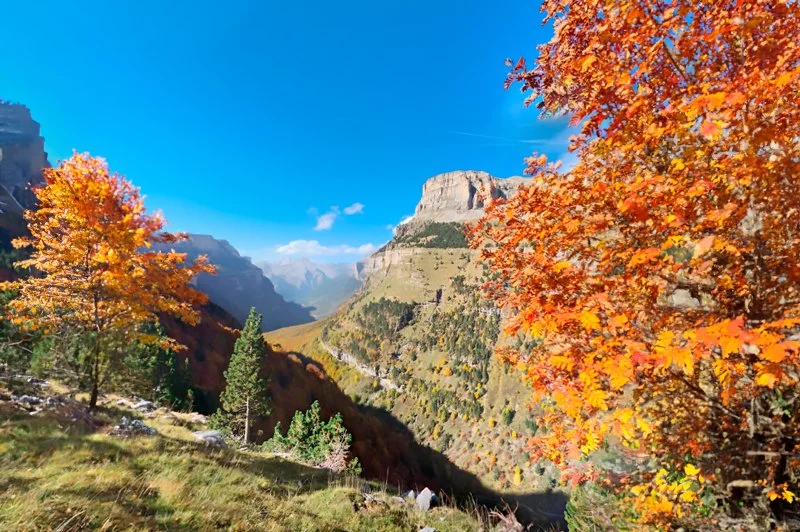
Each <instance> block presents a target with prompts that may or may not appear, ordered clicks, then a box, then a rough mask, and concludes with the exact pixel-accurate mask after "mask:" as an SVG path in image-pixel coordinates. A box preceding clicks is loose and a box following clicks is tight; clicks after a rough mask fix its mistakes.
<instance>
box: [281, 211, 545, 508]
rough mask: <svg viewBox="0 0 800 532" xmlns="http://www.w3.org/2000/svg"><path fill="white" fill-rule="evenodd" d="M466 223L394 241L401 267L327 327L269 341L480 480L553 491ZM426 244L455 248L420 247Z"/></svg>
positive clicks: (376, 277)
mask: <svg viewBox="0 0 800 532" xmlns="http://www.w3.org/2000/svg"><path fill="white" fill-rule="evenodd" d="M462 227H463V226H461V225H460V224H455V223H430V224H426V225H423V226H422V227H419V226H417V230H418V231H419V233H404V234H402V235H398V236H397V237H396V238H395V239H394V240H393V241H392V242H390V243H389V244H388V245H387V246H386V248H387V251H386V252H385V253H392V252H393V251H392V250H394V249H403V250H404V251H405V252H406V253H407V254H408V255H406V256H404V261H403V262H402V263H400V264H392V265H391V266H390V267H387V268H385V269H383V270H379V271H376V272H374V273H373V274H372V275H371V276H370V277H369V278H368V280H367V282H366V284H365V286H364V287H363V288H362V290H361V291H359V293H358V294H357V295H356V296H355V297H354V298H352V299H351V300H350V302H348V303H347V304H346V305H344V306H343V307H342V308H341V309H340V311H339V312H338V313H336V314H335V315H333V316H331V317H330V318H328V319H326V320H325V321H324V322H323V323H320V324H317V325H314V326H298V327H289V328H286V329H279V330H277V331H273V332H271V333H268V334H267V338H268V340H269V341H270V342H276V343H278V344H281V345H282V346H283V347H284V348H285V349H290V350H295V351H300V352H302V353H304V354H306V355H307V356H310V357H312V358H314V359H315V360H316V361H318V362H320V363H321V364H322V365H323V367H324V368H325V371H326V373H327V374H328V375H329V376H331V377H332V378H333V379H334V380H336V382H337V383H338V384H339V386H340V387H341V388H342V389H343V390H344V391H345V392H346V393H347V394H349V395H350V397H351V398H352V399H353V400H354V401H356V402H357V403H359V404H363V405H367V406H374V407H378V408H381V409H385V410H388V411H389V412H391V413H392V414H393V415H394V416H396V417H397V418H398V419H399V420H400V421H402V422H403V423H405V424H407V426H408V427H409V428H410V429H411V431H412V432H413V434H414V436H415V437H416V438H417V439H418V440H419V441H420V442H422V443H424V444H426V445H428V446H430V447H431V448H433V449H436V450H437V451H439V452H441V453H443V454H444V455H445V456H446V457H448V458H449V459H450V460H452V461H453V462H454V463H455V464H456V465H457V466H458V467H460V468H462V469H464V470H466V471H469V472H470V473H472V474H474V475H476V476H477V477H478V478H480V480H481V482H483V484H484V485H486V486H488V487H491V488H492V489H494V490H497V491H500V492H503V493H507V494H508V493H510V494H513V493H522V492H541V491H545V490H548V489H552V488H554V487H556V485H557V483H556V478H555V471H554V470H553V468H552V466H548V465H547V463H545V462H541V463H538V462H537V463H534V462H531V461H529V459H528V457H527V453H526V452H525V450H524V446H525V442H526V440H527V438H528V437H530V436H532V435H533V434H534V433H535V430H536V426H535V423H533V421H532V418H531V417H530V414H529V411H528V404H527V392H526V390H525V387H524V385H523V383H522V380H521V378H520V377H519V376H518V374H516V373H515V372H514V371H513V370H510V369H509V368H508V367H504V366H503V365H502V364H501V363H500V361H499V360H498V359H497V358H496V357H495V356H494V349H495V347H496V346H497V345H499V344H500V343H501V342H502V341H503V339H502V338H501V334H500V315H499V312H498V311H497V309H496V308H495V307H494V305H493V304H492V303H491V302H489V301H486V300H485V299H484V298H482V296H481V293H480V289H479V285H480V283H481V280H482V278H483V270H482V269H481V268H480V266H479V265H478V264H477V263H476V262H475V261H474V259H473V255H472V252H471V251H470V250H469V249H467V248H466V247H463V246H465V240H464V233H463V228H462ZM455 234H457V235H458V236H459V238H460V240H459V238H455V236H454V235H455ZM430 242H448V243H451V244H453V246H452V247H449V246H441V247H437V246H425V245H422V244H423V243H430ZM414 246H420V247H414ZM448 247H449V249H448ZM379 253H380V252H379ZM348 361H349V362H351V363H348ZM354 363H355V364H357V365H354ZM382 383H383V384H382Z"/></svg>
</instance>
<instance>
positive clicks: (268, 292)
mask: <svg viewBox="0 0 800 532" xmlns="http://www.w3.org/2000/svg"><path fill="white" fill-rule="evenodd" d="M169 247H170V248H173V249H175V251H179V252H181V253H186V254H187V255H188V256H189V258H190V259H194V258H196V257H197V256H198V255H206V256H207V257H208V260H209V261H210V262H211V263H212V264H214V265H215V266H216V267H217V274H216V275H213V276H212V275H208V274H201V275H199V276H198V277H197V278H196V279H195V281H194V282H195V285H196V286H197V288H198V289H199V290H201V291H203V292H205V293H206V294H208V297H209V298H211V300H212V301H213V302H214V303H216V304H217V305H219V306H220V307H222V308H223V309H225V310H226V311H228V312H229V313H230V314H231V315H233V317H235V318H236V319H237V320H239V322H240V323H244V321H245V319H246V318H247V314H248V313H249V312H250V307H255V309H256V310H257V311H258V312H260V313H261V314H262V315H263V316H264V321H263V324H262V326H263V329H264V330H265V331H271V330H273V329H279V328H281V327H287V326H289V325H298V324H301V323H308V322H311V321H314V317H313V316H312V315H311V309H309V308H306V307H304V306H302V305H298V304H297V303H294V302H291V301H286V300H285V299H284V298H283V297H281V296H280V294H278V293H277V292H276V291H275V287H274V286H273V284H272V282H271V281H270V280H269V279H268V278H266V277H265V276H264V274H263V272H262V271H261V269H259V268H258V267H257V266H256V265H254V264H253V263H252V262H251V261H250V259H249V258H248V257H242V256H241V255H239V252H238V251H236V249H235V248H234V247H233V246H232V245H230V243H228V242H227V241H226V240H217V239H215V238H214V237H212V236H211V235H189V240H187V241H185V242H179V243H177V244H173V245H171V246H169Z"/></svg>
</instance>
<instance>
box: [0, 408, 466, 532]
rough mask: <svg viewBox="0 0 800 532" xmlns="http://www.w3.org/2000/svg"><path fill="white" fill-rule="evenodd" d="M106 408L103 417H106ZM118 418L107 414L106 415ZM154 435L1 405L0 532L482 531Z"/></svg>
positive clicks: (243, 456) (298, 468) (284, 464)
mask: <svg viewBox="0 0 800 532" xmlns="http://www.w3.org/2000/svg"><path fill="white" fill-rule="evenodd" d="M106 415H109V414H106ZM109 417H113V415H109ZM145 421H146V422H147V423H148V424H149V425H151V426H153V427H155V428H156V429H157V430H158V431H159V435H158V436H146V437H136V438H131V439H119V438H116V437H113V436H110V435H108V434H106V432H107V431H106V430H104V429H101V430H99V431H97V432H92V431H90V430H88V429H87V428H82V427H81V426H80V425H78V424H71V423H70V422H69V421H68V420H65V419H58V418H55V417H52V416H48V415H45V414H37V415H36V416H30V415H28V414H27V413H9V412H0V468H2V471H3V475H2V476H0V529H2V530H83V529H106V530H218V529H230V530H293V531H299V530H303V531H305V530H418V529H419V528H421V527H423V526H426V525H430V526H433V527H435V528H436V529H437V530H440V531H444V530H478V529H480V527H481V523H480V521H479V520H478V519H476V518H475V517H474V516H472V515H468V514H467V513H464V512H461V511H458V510H455V509H453V508H436V509H434V510H432V511H431V512H429V513H427V514H422V513H421V512H418V511H417V510H416V509H414V508H413V506H411V505H406V504H400V503H397V502H394V501H392V498H391V495H390V494H388V493H385V491H384V488H383V487H381V486H376V485H371V486H370V490H371V491H372V493H377V494H379V497H380V498H381V499H383V500H384V501H386V504H378V505H374V506H372V507H367V508H364V507H363V506H362V505H361V503H362V501H363V495H362V481H361V480H360V479H353V478H346V477H335V476H332V475H330V474H328V473H326V472H324V471H321V470H317V469H313V468H309V467H306V466H304V465H301V464H297V463H293V462H289V461H286V460H283V459H279V458H277V457H273V456H270V455H266V454H262V453H257V452H238V451H234V450H213V449H209V448H206V447H204V446H203V445H201V444H198V443H195V442H192V441H190V440H191V434H190V432H189V430H188V429H186V428H183V427H181V426H179V425H176V424H174V421H173V420H172V419H171V418H170V417H168V416H167V417H164V416H161V417H158V418H153V419H146V420H145Z"/></svg>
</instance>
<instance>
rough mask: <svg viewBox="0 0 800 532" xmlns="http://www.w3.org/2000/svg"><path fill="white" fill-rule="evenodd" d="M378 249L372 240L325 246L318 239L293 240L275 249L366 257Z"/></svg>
mask: <svg viewBox="0 0 800 532" xmlns="http://www.w3.org/2000/svg"><path fill="white" fill-rule="evenodd" d="M377 249H378V246H376V245H374V244H372V243H371V242H369V243H367V244H361V245H360V246H351V245H348V244H340V245H338V246H324V245H322V244H320V243H319V242H318V241H317V240H292V241H291V242H289V243H288V244H284V245H282V246H278V247H277V248H276V249H275V251H277V252H278V254H280V255H302V256H320V255H328V256H330V255H357V256H359V257H365V256H367V255H371V254H372V253H374V252H375V251H376V250H377Z"/></svg>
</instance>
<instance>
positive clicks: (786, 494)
mask: <svg viewBox="0 0 800 532" xmlns="http://www.w3.org/2000/svg"><path fill="white" fill-rule="evenodd" d="M782 495H783V498H784V499H785V500H786V502H789V503H792V502H794V500H795V499H796V498H797V496H796V495H795V494H794V493H792V492H791V491H789V490H783V493H782Z"/></svg>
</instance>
